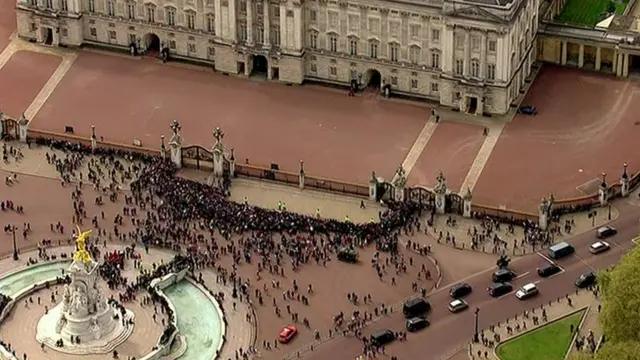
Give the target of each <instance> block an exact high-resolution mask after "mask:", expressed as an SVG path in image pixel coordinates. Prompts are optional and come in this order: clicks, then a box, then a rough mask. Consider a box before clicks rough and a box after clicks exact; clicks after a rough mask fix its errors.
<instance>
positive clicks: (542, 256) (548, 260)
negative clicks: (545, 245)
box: [536, 251, 558, 265]
mask: <svg viewBox="0 0 640 360" xmlns="http://www.w3.org/2000/svg"><path fill="white" fill-rule="evenodd" d="M536 254H538V255H539V256H540V257H541V258H543V259H545V260H546V261H547V262H548V263H550V264H554V265H558V264H556V262H555V261H553V260H551V259H549V258H548V257H546V256H544V255H542V254H541V253H540V251H536Z"/></svg>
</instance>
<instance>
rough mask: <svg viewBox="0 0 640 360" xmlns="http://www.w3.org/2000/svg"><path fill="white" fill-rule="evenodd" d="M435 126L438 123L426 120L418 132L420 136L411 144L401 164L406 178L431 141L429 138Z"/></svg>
mask: <svg viewBox="0 0 640 360" xmlns="http://www.w3.org/2000/svg"><path fill="white" fill-rule="evenodd" d="M437 126H438V123H436V122H435V121H431V119H429V120H427V123H426V124H424V127H423V128H422V131H420V135H418V137H417V138H416V141H415V142H414V143H413V146H411V149H410V150H409V153H407V157H406V158H405V159H404V161H403V162H402V168H403V169H404V171H405V172H406V174H407V176H409V174H411V170H413V167H414V166H415V165H416V162H418V158H419V157H420V154H422V151H423V150H424V148H425V147H426V146H427V143H428V142H429V140H430V139H431V136H433V133H434V132H435V131H436V127H437Z"/></svg>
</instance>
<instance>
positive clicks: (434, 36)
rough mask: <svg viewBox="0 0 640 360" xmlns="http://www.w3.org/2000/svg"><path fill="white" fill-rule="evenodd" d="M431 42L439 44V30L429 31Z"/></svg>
mask: <svg viewBox="0 0 640 360" xmlns="http://www.w3.org/2000/svg"><path fill="white" fill-rule="evenodd" d="M431 41H433V42H434V43H436V44H437V43H439V42H440V29H431Z"/></svg>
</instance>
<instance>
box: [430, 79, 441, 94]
mask: <svg viewBox="0 0 640 360" xmlns="http://www.w3.org/2000/svg"><path fill="white" fill-rule="evenodd" d="M439 90H440V89H439V87H438V83H437V82H432V83H431V92H434V93H437V92H438V91H439Z"/></svg>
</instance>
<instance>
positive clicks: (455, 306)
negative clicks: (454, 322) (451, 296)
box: [449, 299, 469, 313]
mask: <svg viewBox="0 0 640 360" xmlns="http://www.w3.org/2000/svg"><path fill="white" fill-rule="evenodd" d="M468 307H469V304H467V302H466V301H464V300H462V299H455V300H453V301H452V302H450V303H449V311H451V312H452V313H457V312H460V311H462V310H464V309H466V308H468Z"/></svg>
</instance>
